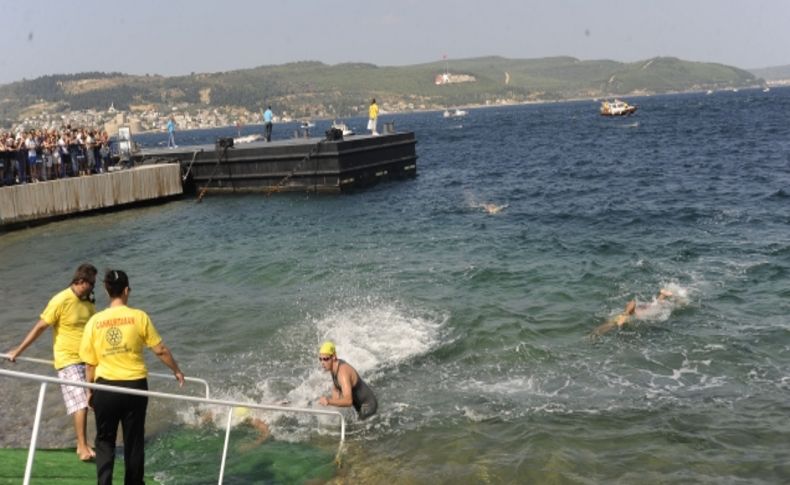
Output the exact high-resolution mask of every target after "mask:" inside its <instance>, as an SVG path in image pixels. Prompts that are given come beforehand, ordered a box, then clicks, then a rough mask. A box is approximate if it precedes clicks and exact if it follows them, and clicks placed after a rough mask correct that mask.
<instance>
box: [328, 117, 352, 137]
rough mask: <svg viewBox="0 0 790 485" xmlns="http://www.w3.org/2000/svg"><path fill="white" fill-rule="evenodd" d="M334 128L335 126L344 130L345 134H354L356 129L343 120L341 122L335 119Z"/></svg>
mask: <svg viewBox="0 0 790 485" xmlns="http://www.w3.org/2000/svg"><path fill="white" fill-rule="evenodd" d="M332 128H335V129H336V130H340V131H342V132H343V136H351V135H353V134H354V130H352V129H351V128H349V127H348V126H346V124H345V123H343V122H342V121H340V122H338V121H335V122H334V123H332Z"/></svg>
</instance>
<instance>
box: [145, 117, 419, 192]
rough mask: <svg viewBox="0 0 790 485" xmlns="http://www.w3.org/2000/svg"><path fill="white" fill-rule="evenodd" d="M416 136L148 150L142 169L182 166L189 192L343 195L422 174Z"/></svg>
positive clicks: (221, 142) (227, 142)
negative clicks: (169, 164) (154, 165)
mask: <svg viewBox="0 0 790 485" xmlns="http://www.w3.org/2000/svg"><path fill="white" fill-rule="evenodd" d="M416 143H417V141H416V139H415V137H414V133H413V132H404V133H396V132H394V129H392V130H390V131H389V132H387V133H385V134H382V135H380V136H371V135H352V136H348V137H346V138H342V139H329V137H326V138H316V137H312V138H291V139H286V140H277V141H273V142H265V141H257V142H252V143H239V144H236V145H234V144H233V139H231V138H221V139H218V140H217V142H216V143H215V144H214V145H194V146H179V147H178V148H174V149H167V148H158V149H143V150H141V151H139V152H137V153H135V154H134V156H133V162H134V163H135V164H136V165H139V164H142V165H145V164H147V163H161V162H179V164H180V165H181V167H182V172H183V177H184V180H185V190H186V191H187V192H189V191H194V190H199V191H201V192H205V191H208V192H265V193H271V192H289V191H290V192H293V191H309V192H341V191H345V190H349V189H352V188H357V187H364V186H368V185H372V184H375V183H377V182H380V181H384V180H391V179H400V178H409V177H414V176H415V175H416V174H417V154H416V150H415V145H416Z"/></svg>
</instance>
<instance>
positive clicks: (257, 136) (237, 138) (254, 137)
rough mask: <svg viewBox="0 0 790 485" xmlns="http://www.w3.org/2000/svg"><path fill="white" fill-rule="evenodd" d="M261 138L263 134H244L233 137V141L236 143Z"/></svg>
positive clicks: (249, 141)
mask: <svg viewBox="0 0 790 485" xmlns="http://www.w3.org/2000/svg"><path fill="white" fill-rule="evenodd" d="M261 138H263V135H257V134H255V135H246V136H239V137H236V138H234V139H233V143H234V144H235V145H238V144H239V143H252V142H254V141H258V140H260V139H261Z"/></svg>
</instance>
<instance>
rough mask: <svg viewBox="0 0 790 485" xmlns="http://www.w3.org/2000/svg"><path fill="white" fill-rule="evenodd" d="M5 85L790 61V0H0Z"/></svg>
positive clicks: (0, 78)
mask: <svg viewBox="0 0 790 485" xmlns="http://www.w3.org/2000/svg"><path fill="white" fill-rule="evenodd" d="M0 5H2V6H3V15H2V18H3V22H2V25H3V27H2V28H1V29H0V46H2V50H3V53H2V55H0V84H6V83H9V82H13V81H18V80H21V79H23V78H25V79H34V78H36V77H39V76H43V75H48V74H71V73H78V72H86V71H101V72H123V73H128V74H160V75H164V76H173V75H185V74H190V73H192V72H195V73H198V72H217V71H228V70H234V69H247V68H252V67H256V66H262V65H276V64H284V63H288V62H296V61H304V60H310V61H321V62H324V63H326V64H338V63H343V62H367V63H372V64H376V65H379V66H398V65H409V64H421V63H427V62H434V61H440V60H442V58H443V56H445V55H446V56H447V58H448V59H450V60H452V59H463V58H470V57H479V56H489V55H497V56H502V57H508V58H519V59H533V58H540V57H547V56H572V57H576V58H578V59H582V60H590V59H611V60H615V61H621V62H633V61H639V60H644V59H649V58H652V57H656V56H672V57H679V58H681V59H684V60H689V61H702V62H718V63H722V64H728V65H732V66H736V67H740V68H744V69H749V68H760V67H771V66H779V65H788V64H790V48H789V47H790V0H743V1H741V0H542V1H535V0H486V1H480V0H476V1H470V0H455V1H450V0H389V1H376V0H367V1H359V0H341V1H337V0H335V1H331V2H329V1H319V0H223V1H221V2H219V1H214V2H209V1H203V0H193V1H186V0H156V1H152V0H134V1H124V2H120V1H116V0H25V1H23V2H20V1H18V0H0Z"/></svg>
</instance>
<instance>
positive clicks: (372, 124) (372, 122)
mask: <svg viewBox="0 0 790 485" xmlns="http://www.w3.org/2000/svg"><path fill="white" fill-rule="evenodd" d="M368 130H371V131H376V120H374V119H373V118H370V119H369V120H368Z"/></svg>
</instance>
